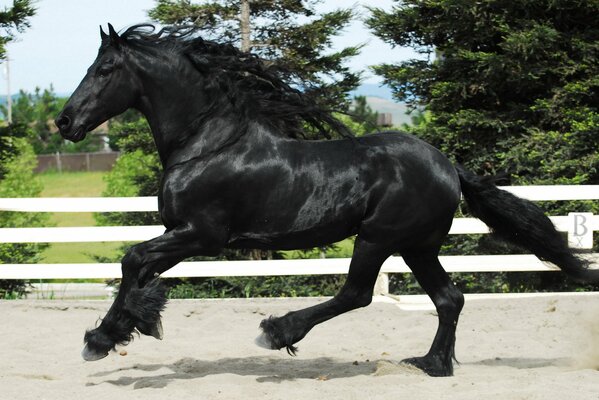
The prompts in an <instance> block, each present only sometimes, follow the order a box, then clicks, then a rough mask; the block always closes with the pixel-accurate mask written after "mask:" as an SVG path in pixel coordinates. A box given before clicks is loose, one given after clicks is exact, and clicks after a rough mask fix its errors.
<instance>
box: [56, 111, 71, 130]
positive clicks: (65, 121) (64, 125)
mask: <svg viewBox="0 0 599 400" xmlns="http://www.w3.org/2000/svg"><path fill="white" fill-rule="evenodd" d="M54 123H55V124H56V126H57V127H58V129H60V130H61V131H63V130H66V129H68V128H69V127H70V126H71V119H70V118H69V117H68V116H66V115H60V116H58V118H56V121H54Z"/></svg>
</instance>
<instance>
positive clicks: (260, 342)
mask: <svg viewBox="0 0 599 400" xmlns="http://www.w3.org/2000/svg"><path fill="white" fill-rule="evenodd" d="M254 343H255V344H256V346H258V347H262V348H263V349H266V350H276V349H273V347H272V343H271V342H270V340H269V339H268V336H266V335H265V334H264V332H262V333H261V334H259V335H258V337H257V338H256V339H254Z"/></svg>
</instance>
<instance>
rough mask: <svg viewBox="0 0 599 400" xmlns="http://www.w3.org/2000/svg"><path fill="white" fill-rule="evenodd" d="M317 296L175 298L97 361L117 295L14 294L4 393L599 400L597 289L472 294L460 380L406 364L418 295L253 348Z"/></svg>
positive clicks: (1, 340) (412, 347)
mask: <svg viewBox="0 0 599 400" xmlns="http://www.w3.org/2000/svg"><path fill="white" fill-rule="evenodd" d="M319 301H323V299H314V298H313V299H250V300H245V299H244V300H180V301H171V302H170V303H169V305H168V307H167V310H166V311H165V312H164V316H163V324H164V340H162V341H157V340H155V339H153V338H150V337H139V338H136V339H135V341H134V342H133V343H131V344H130V345H129V346H127V347H123V348H119V349H118V350H117V352H114V353H111V354H110V356H109V357H107V358H105V359H103V360H100V361H97V362H94V363H86V362H84V361H83V360H82V359H81V357H80V351H81V347H82V337H83V333H84V330H85V329H87V328H90V326H88V324H89V321H90V320H93V318H96V317H100V316H101V315H103V314H104V313H105V312H106V310H107V308H108V307H109V306H110V303H109V302H105V301H3V302H0V313H1V315H2V324H1V325H0V355H1V359H2V361H3V362H2V367H1V368H0V398H2V399H36V400H38V399H61V400H62V399H86V400H91V399H103V400H105V399H110V400H116V399H144V400H147V399H165V398H173V399H177V400H184V399H289V400H293V399H302V400H304V399H313V398H315V397H316V396H318V398H320V399H379V398H380V399H383V398H384V399H390V398H403V399H432V398H435V399H481V398H484V399H492V398H501V399H543V400H546V399H560V400H562V399H564V398H566V399H568V400H573V399H599V370H598V369H599V294H596V293H595V294H586V295H567V296H563V295H562V296H543V297H533V298H515V299H496V298H491V299H468V300H467V302H466V306H465V308H464V311H463V313H462V316H461V319H460V324H459V326H458V338H457V346H456V354H457V357H458V360H459V361H460V362H461V364H460V366H458V367H457V368H456V370H455V376H453V377H450V378H431V377H428V376H426V375H424V374H422V373H421V372H419V371H418V370H415V369H413V368H410V367H407V366H402V365H399V364H398V361H399V360H401V359H403V358H406V357H410V356H416V355H422V354H423V353H425V352H426V351H427V350H428V346H429V345H430V341H431V339H432V336H433V335H434V333H435V330H436V325H437V318H436V317H435V316H434V312H433V311H430V310H427V309H426V307H420V306H418V304H410V300H409V298H406V300H402V301H400V303H399V304H400V305H402V308H404V309H402V308H400V307H399V306H398V304H397V303H396V302H393V301H387V302H385V301H383V302H381V301H379V302H375V303H373V304H372V305H370V306H369V307H367V308H365V309H360V310H356V311H353V312H350V313H348V314H346V315H342V316H340V317H338V318H335V319H333V320H331V321H328V322H326V323H324V324H322V325H319V326H317V327H316V328H314V329H313V330H312V332H310V333H309V334H308V336H307V337H306V338H305V339H304V340H302V341H301V342H300V343H299V353H298V356H297V357H290V356H288V355H287V353H286V352H284V351H268V350H264V349H262V348H259V347H257V346H255V345H254V337H255V336H256V335H257V334H258V333H259V331H258V325H259V323H260V321H261V320H262V319H263V318H264V317H265V316H268V315H270V314H277V315H282V314H284V313H286V312H287V311H290V310H295V309H299V308H303V307H306V306H308V305H311V304H315V303H317V302H319ZM166 396H168V397H166Z"/></svg>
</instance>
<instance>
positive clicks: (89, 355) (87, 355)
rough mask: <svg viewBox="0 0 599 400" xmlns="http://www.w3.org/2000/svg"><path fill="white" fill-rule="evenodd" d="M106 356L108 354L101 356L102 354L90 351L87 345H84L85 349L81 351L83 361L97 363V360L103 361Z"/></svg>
mask: <svg viewBox="0 0 599 400" xmlns="http://www.w3.org/2000/svg"><path fill="white" fill-rule="evenodd" d="M107 355H108V353H106V354H102V353H96V352H95V351H92V350H91V349H90V348H89V346H88V345H85V347H84V348H83V351H81V357H83V359H84V360H85V361H98V360H101V359H103V358H104V357H106V356H107Z"/></svg>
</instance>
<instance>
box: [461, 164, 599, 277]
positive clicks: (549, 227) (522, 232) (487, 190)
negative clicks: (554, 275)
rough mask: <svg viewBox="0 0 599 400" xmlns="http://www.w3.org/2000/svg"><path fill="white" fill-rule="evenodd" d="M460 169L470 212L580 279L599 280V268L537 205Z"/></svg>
mask: <svg viewBox="0 0 599 400" xmlns="http://www.w3.org/2000/svg"><path fill="white" fill-rule="evenodd" d="M456 170H457V171H458V175H459V176H460V183H461V185H462V193H463V195H464V198H465V199H466V202H467V203H468V207H469V209H470V212H471V213H472V215H474V216H475V217H477V218H480V219H481V220H482V221H483V222H484V223H485V224H487V225H488V226H489V228H491V231H492V232H493V233H494V234H495V235H496V236H498V237H500V238H501V239H504V240H506V241H508V242H510V243H512V244H515V245H517V246H521V247H523V248H525V249H527V250H529V251H531V252H532V253H534V254H535V255H536V256H537V257H539V258H540V259H541V260H543V261H549V262H551V263H553V264H555V265H557V266H558V267H560V268H561V269H562V271H564V272H565V273H566V274H568V275H569V276H571V277H572V278H574V279H576V280H579V281H585V282H599V270H592V269H588V262H587V261H585V260H583V259H581V258H580V257H578V256H576V255H575V254H573V253H572V250H571V249H570V248H569V247H568V244H567V241H566V240H565V238H564V237H563V236H562V235H561V234H560V233H559V232H557V231H556V230H555V226H553V223H552V222H551V220H550V219H549V218H548V217H547V216H546V215H545V214H544V213H543V211H542V210H541V209H540V208H539V207H538V206H537V205H535V204H534V203H532V202H530V201H528V200H524V199H521V198H519V197H517V196H514V195H513V194H511V193H510V192H507V191H505V190H501V189H498V188H497V186H495V184H494V183H493V182H492V181H491V180H490V179H488V178H483V177H479V176H476V175H474V174H473V173H472V172H469V171H466V170H465V169H463V168H461V167H456Z"/></svg>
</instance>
